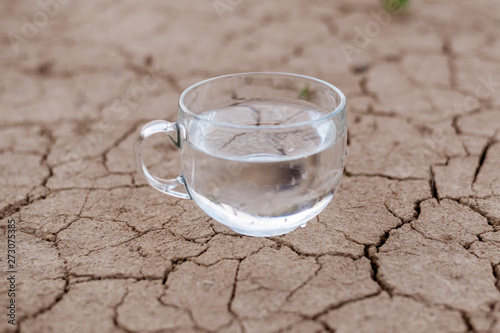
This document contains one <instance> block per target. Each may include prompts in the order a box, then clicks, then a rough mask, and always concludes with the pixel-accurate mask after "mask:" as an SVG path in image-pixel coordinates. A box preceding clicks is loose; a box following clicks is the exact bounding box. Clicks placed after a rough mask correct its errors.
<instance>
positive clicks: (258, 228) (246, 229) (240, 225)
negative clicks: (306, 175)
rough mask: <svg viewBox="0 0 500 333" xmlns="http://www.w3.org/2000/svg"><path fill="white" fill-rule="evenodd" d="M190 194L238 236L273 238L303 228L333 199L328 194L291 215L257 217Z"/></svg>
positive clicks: (193, 193)
mask: <svg viewBox="0 0 500 333" xmlns="http://www.w3.org/2000/svg"><path fill="white" fill-rule="evenodd" d="M190 194H191V196H192V197H193V199H194V200H195V201H196V203H197V204H198V206H200V208H201V209H203V210H204V211H205V213H207V214H208V215H210V217H212V218H213V219H214V220H216V221H218V222H220V223H222V224H224V225H225V226H227V227H229V228H230V229H232V230H233V231H235V232H237V233H239V234H242V235H246V236H253V237H274V236H279V235H283V234H286V233H289V232H291V231H293V230H295V229H297V228H298V227H299V226H301V227H305V226H306V224H307V222H308V221H310V220H311V219H312V218H314V217H315V216H316V215H318V214H319V213H321V212H322V211H323V209H325V207H326V206H327V205H328V203H330V201H331V200H332V198H333V192H332V193H329V194H327V195H326V196H324V197H323V198H322V199H321V200H318V201H316V202H315V204H314V205H312V206H311V207H309V208H307V209H304V210H302V211H300V212H298V213H295V214H292V215H286V216H273V217H262V216H259V217H257V216H254V215H250V214H247V213H244V212H241V211H240V212H237V211H236V209H234V208H232V207H229V209H228V208H227V207H226V205H224V204H220V203H214V202H211V201H209V200H208V199H206V198H205V197H203V196H201V195H199V194H198V193H196V192H195V191H190Z"/></svg>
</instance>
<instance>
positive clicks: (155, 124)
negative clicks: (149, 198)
mask: <svg viewBox="0 0 500 333" xmlns="http://www.w3.org/2000/svg"><path fill="white" fill-rule="evenodd" d="M156 133H167V134H168V136H169V137H170V140H172V143H173V144H174V145H176V146H177V148H180V135H179V128H178V126H177V124H176V123H171V122H168V121H165V120H154V121H152V122H150V123H147V124H146V125H144V126H143V127H142V128H141V130H140V132H139V134H138V135H137V140H136V141H135V144H134V154H135V158H136V163H137V169H138V170H139V173H140V174H141V175H142V177H143V178H144V179H145V180H146V181H147V182H148V183H149V185H151V186H153V187H154V188H155V189H157V190H158V191H160V192H162V193H165V194H169V195H172V196H174V197H177V198H183V199H191V196H190V195H189V192H188V190H187V188H186V185H185V182H184V177H183V176H182V174H181V175H179V177H177V178H175V179H162V178H159V177H156V176H153V175H152V174H151V173H150V172H149V170H148V168H147V167H146V165H144V161H143V158H142V144H143V143H144V140H146V139H147V138H148V137H150V136H151V135H153V134H156ZM172 135H173V136H172ZM174 138H175V139H174ZM179 187H181V188H182V190H181V191H179V190H178V188H179Z"/></svg>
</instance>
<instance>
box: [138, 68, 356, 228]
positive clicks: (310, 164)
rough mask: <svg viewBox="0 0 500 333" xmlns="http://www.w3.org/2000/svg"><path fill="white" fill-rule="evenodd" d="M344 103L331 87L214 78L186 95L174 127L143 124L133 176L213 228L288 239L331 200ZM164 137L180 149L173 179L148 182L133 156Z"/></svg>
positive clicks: (280, 77)
mask: <svg viewBox="0 0 500 333" xmlns="http://www.w3.org/2000/svg"><path fill="white" fill-rule="evenodd" d="M346 112H347V111H346V101H345V96H344V94H343V93H342V92H341V91H340V90H339V89H338V88H336V87H335V86H333V85H331V84H329V83H327V82H324V81H322V80H318V79H315V78H312V77H307V76H303V75H296V74H286V73H242V74H232V75H226V76H220V77H216V78H212V79H209V80H206V81H202V82H200V83H197V84H195V85H193V86H191V87H189V88H188V89H186V90H185V91H184V92H183V93H182V95H181V97H180V99H179V107H178V120H177V122H176V123H171V122H168V121H164V120H155V121H152V122H150V123H148V124H146V125H145V126H144V127H143V128H142V129H141V130H140V133H139V135H138V138H137V141H136V144H135V155H136V159H137V167H138V169H139V172H140V173H141V174H142V176H143V177H144V179H146V181H147V182H148V183H149V184H150V185H151V186H152V187H154V188H155V189H157V190H158V191H160V192H163V193H166V194H170V195H173V196H175V197H179V198H185V199H192V200H194V201H195V202H196V203H197V204H198V206H199V207H200V208H201V209H202V210H204V211H205V212H206V213H207V214H208V215H210V216H211V217H212V218H213V219H215V220H217V221H219V222H220V223H223V224H225V225H226V226H228V227H229V228H231V229H233V230H234V231H236V232H238V233H241V234H244V235H249V236H260V237H267V236H277V235H281V234H285V233H288V232H290V231H292V230H294V229H295V228H297V227H298V226H302V227H304V226H305V225H306V222H307V221H309V220H310V219H312V218H313V217H315V216H316V215H318V214H319V213H320V212H321V211H322V210H323V209H324V208H325V207H326V206H327V205H328V203H329V202H330V201H331V200H332V198H333V195H334V193H335V191H336V189H337V187H338V185H339V182H340V177H341V175H342V172H343V169H344V157H345V154H346V137H347V136H346V133H347V123H346ZM160 132H162V133H167V134H168V135H169V136H170V139H171V140H172V142H173V144H175V145H176V146H177V147H178V148H179V149H180V154H181V163H182V173H181V174H180V176H179V177H177V178H176V179H171V180H165V179H161V178H158V177H156V176H153V175H151V174H150V173H149V171H148V169H147V167H146V166H145V165H144V161H143V158H142V153H141V147H142V144H143V142H144V140H145V139H146V138H148V137H149V136H150V135H153V134H155V133H160Z"/></svg>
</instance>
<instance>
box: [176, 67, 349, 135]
mask: <svg viewBox="0 0 500 333" xmlns="http://www.w3.org/2000/svg"><path fill="white" fill-rule="evenodd" d="M251 75H278V76H289V77H295V78H301V79H307V80H311V81H316V82H318V83H320V84H323V85H325V86H327V87H328V88H330V89H332V90H333V91H335V92H336V93H337V95H338V96H340V103H339V104H338V105H337V107H336V108H335V109H334V110H333V111H332V112H330V113H328V114H326V115H324V116H321V117H319V118H317V119H314V120H308V121H303V122H299V123H294V124H287V125H259V126H256V125H237V124H230V123H223V122H218V121H213V120H210V119H206V118H203V117H200V115H198V114H196V113H193V112H192V111H191V110H189V108H188V107H186V105H185V104H184V98H185V97H186V95H187V94H188V93H189V92H191V91H192V90H193V89H195V88H197V87H198V86H201V85H203V84H206V83H209V82H211V81H215V80H219V79H222V78H228V77H235V76H251ZM179 107H180V108H181V109H182V111H183V112H184V113H186V114H188V115H190V116H192V117H193V118H195V119H196V120H200V121H206V122H209V123H210V124H213V125H215V126H221V127H230V128H239V129H247V130H256V129H282V128H292V127H299V126H307V125H312V124H315V123H319V122H322V121H325V120H328V119H330V118H333V117H334V116H336V115H337V114H339V113H340V112H342V111H343V110H345V107H346V98H345V95H344V93H343V92H342V91H341V90H340V89H339V88H337V87H336V86H334V85H333V84H331V83H329V82H326V81H324V80H321V79H318V78H315V77H312V76H307V75H302V74H293V73H286V72H244V73H235V74H226V75H220V76H216V77H212V78H210V79H206V80H203V81H200V82H197V83H195V84H193V85H191V86H190V87H188V88H186V89H185V90H184V91H183V92H182V94H181V96H180V97H179Z"/></svg>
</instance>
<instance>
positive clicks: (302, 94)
mask: <svg viewBox="0 0 500 333" xmlns="http://www.w3.org/2000/svg"><path fill="white" fill-rule="evenodd" d="M310 97H311V91H310V90H309V85H308V84H306V86H305V87H304V89H302V90H301V91H300V92H299V98H300V99H305V100H308V99H309V98H310Z"/></svg>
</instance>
